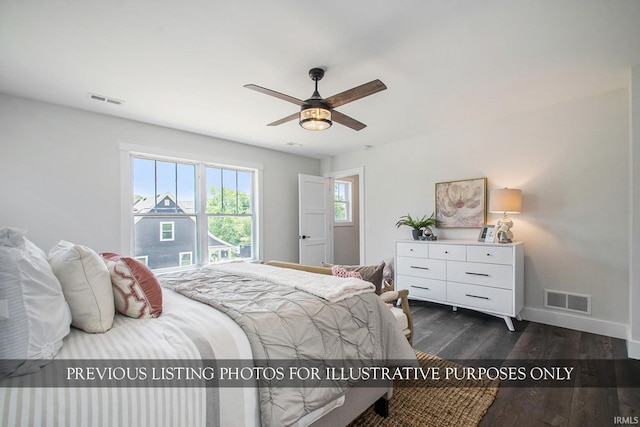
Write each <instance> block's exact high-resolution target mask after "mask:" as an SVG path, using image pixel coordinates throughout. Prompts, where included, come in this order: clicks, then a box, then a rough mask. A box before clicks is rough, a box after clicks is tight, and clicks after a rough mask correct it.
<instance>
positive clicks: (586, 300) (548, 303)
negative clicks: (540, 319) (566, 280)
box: [544, 289, 591, 314]
mask: <svg viewBox="0 0 640 427" xmlns="http://www.w3.org/2000/svg"><path fill="white" fill-rule="evenodd" d="M544 306H545V307H549V308H557V309H560V310H566V311H574V312H576V313H583V314H591V295H581V294H573V293H570V292H561V291H552V290H549V289H545V290H544Z"/></svg>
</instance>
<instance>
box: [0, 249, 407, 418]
mask: <svg viewBox="0 0 640 427" xmlns="http://www.w3.org/2000/svg"><path fill="white" fill-rule="evenodd" d="M0 261H2V260H0ZM278 270H280V272H279V271H278ZM282 270H284V269H279V268H277V267H269V266H261V265H256V264H245V265H238V264H236V265H228V266H226V267H219V268H218V267H213V266H210V267H205V268H203V269H198V270H189V271H182V272H179V273H171V274H167V275H159V276H158V277H159V280H160V282H161V284H162V300H163V307H162V314H161V315H159V316H158V317H155V318H153V317H150V318H142V319H138V318H133V317H128V316H124V315H120V314H116V315H115V316H114V318H113V324H112V326H111V327H110V329H109V330H108V331H106V332H104V333H87V332H85V331H83V330H80V329H77V328H74V327H71V328H70V332H69V333H68V335H66V337H65V338H64V340H63V342H62V346H61V347H60V348H59V351H58V352H57V354H56V356H55V358H54V359H53V361H51V362H50V363H47V364H46V365H44V366H43V367H41V369H40V370H38V371H37V372H33V373H28V374H26V375H20V376H12V377H9V378H4V379H2V380H1V381H0V424H1V425H43V426H45V425H50V426H57V425H67V426H85V425H92V426H113V425H127V426H136V425H141V426H142V425H156V426H165V425H166V426H172V425H173V426H175V425H189V426H218V425H219V426H265V427H266V426H275V425H292V426H307V425H316V426H321V425H344V424H346V423H348V422H349V421H350V420H352V419H353V418H355V417H356V416H357V415H358V414H359V413H360V412H362V411H363V410H365V409H366V408H367V407H368V406H370V405H371V404H373V403H374V402H376V401H377V400H378V399H380V398H381V397H387V398H388V397H390V396H391V391H392V387H391V384H390V383H389V382H385V383H384V384H381V383H377V384H376V387H351V386H354V385H358V384H357V382H356V381H351V380H349V381H346V382H345V381H342V382H339V383H336V384H331V386H326V385H325V386H323V387H313V386H309V384H310V383H303V384H302V385H301V386H300V385H296V387H294V386H292V385H290V384H285V386H282V384H280V385H279V383H277V381H273V382H267V383H266V384H265V381H264V379H259V380H258V379H256V378H248V379H243V380H242V382H241V384H240V386H239V385H238V383H237V382H236V383H229V385H228V386H227V383H224V384H222V385H220V384H218V385H217V386H213V387H212V386H202V385H200V386H193V385H192V384H194V383H189V382H183V383H175V382H173V383H172V382H171V381H164V382H163V381H157V382H156V381H155V379H153V381H152V378H151V377H152V375H151V372H150V371H149V369H150V368H149V367H150V366H154V367H155V366H165V365H167V364H168V366H176V365H180V366H183V365H181V364H185V363H187V362H188V361H198V363H200V364H201V365H199V366H202V363H204V366H216V367H218V368H219V366H218V365H216V364H220V365H222V366H224V364H225V363H232V364H233V363H236V364H238V363H239V364H241V365H242V366H245V365H247V364H250V365H253V366H263V365H264V364H265V363H267V364H268V363H275V364H278V363H285V364H291V363H294V364H295V363H301V362H300V361H305V363H306V361H309V360H312V361H313V363H318V361H319V360H320V361H323V362H322V363H324V364H325V365H323V366H326V364H327V363H330V361H345V360H348V361H349V363H355V364H356V365H358V366H371V365H403V364H411V363H413V361H414V360H415V356H414V355H413V351H412V350H411V348H410V346H409V345H408V343H407V341H406V339H405V338H404V336H403V335H402V333H401V331H400V329H399V328H398V327H397V324H396V321H395V319H394V318H393V316H392V315H391V314H390V313H389V312H388V308H387V307H386V306H385V305H384V304H382V302H381V301H380V299H379V298H378V297H377V296H376V295H375V294H374V293H373V292H371V291H367V290H364V291H363V292H360V291H356V292H351V293H349V294H348V295H347V296H346V297H344V298H341V297H340V296H338V297H336V298H334V296H331V295H330V296H329V299H327V298H326V296H327V295H326V294H325V297H321V296H318V295H314V294H315V293H318V292H319V293H321V294H322V293H323V292H325V291H326V290H324V291H323V289H322V288H323V287H326V286H327V284H328V283H329V284H330V283H331V280H335V278H325V279H322V278H320V277H316V276H320V275H314V274H311V273H304V272H296V273H294V274H293V276H291V273H286V276H287V277H286V278H285V279H282V280H280V279H277V278H275V277H276V276H280V275H281V271H282ZM301 274H302V275H303V276H300V275H301ZM319 280H320V281H319ZM322 280H329V282H322ZM210 282H211V283H210ZM274 282H276V283H274ZM302 282H304V283H303V284H302V285H300V283H302ZM216 283H217V284H216ZM279 293H280V294H283V295H282V296H278V295H279ZM262 297H265V298H266V299H265V298H263V299H261V298H262ZM0 299H2V296H0ZM293 307H297V308H296V309H295V310H293ZM243 312H244V313H243ZM325 312H327V313H329V314H328V315H327V316H325V315H324V314H323V313H325ZM247 313H248V315H247ZM304 319H307V320H306V321H305V320H304ZM272 321H273V322H276V323H273V324H270V323H269V322H272ZM305 322H306V323H305ZM321 323H325V325H320V324H321ZM259 324H262V326H260V327H263V326H265V325H266V327H263V329H262V330H258V329H259V327H258V326H256V325H259ZM346 324H352V326H350V327H348V326H345V325H346ZM289 326H291V328H290V329H283V328H285V327H289ZM321 327H324V328H325V330H324V332H318V331H320V329H321ZM252 328H254V329H255V330H254V329H252ZM332 329H333V330H334V332H335V333H331V330H332ZM314 334H316V335H314ZM283 337H286V338H283ZM313 337H316V338H317V337H320V338H317V339H314V338H313ZM269 341H271V342H269ZM319 342H322V344H321V345H318V343H319ZM336 347H340V348H341V349H340V351H338V350H337V348H336ZM292 352H293V354H295V355H296V356H295V358H293V357H291V354H292ZM294 359H295V360H294ZM136 361H138V363H136ZM296 361H297V362H296ZM163 364H164V365H163ZM96 366H97V367H98V368H100V367H101V368H105V367H110V368H111V369H112V370H113V369H117V368H118V367H122V366H137V367H138V368H140V367H142V369H146V378H145V380H146V382H140V375H138V378H136V375H129V374H127V376H126V377H124V379H123V378H122V377H118V376H117V375H114V378H110V381H105V380H104V378H103V379H102V380H95V372H96V371H95V368H96ZM87 368H94V371H92V372H94V375H93V376H92V377H91V378H92V379H91V380H90V379H89V376H88V375H87V372H89V371H87V370H86V369H87ZM70 369H71V371H70ZM181 369H182V368H181ZM70 372H71V373H72V375H71V377H70V374H69V373H70ZM78 372H79V373H80V375H78ZM97 372H100V370H99V369H98V370H97ZM102 372H103V373H104V372H106V371H104V370H103V371H102ZM114 372H115V371H114ZM123 372H124V371H123ZM137 372H138V373H139V371H137ZM201 372H202V371H201ZM216 372H219V371H216ZM74 374H75V376H74ZM154 375H155V374H154ZM107 379H109V378H107ZM325 380H326V379H325ZM127 381H129V382H127ZM136 381H137V382H136ZM150 381H151V382H150ZM132 384H133V385H132ZM176 384H177V385H178V386H176ZM200 384H202V383H200Z"/></svg>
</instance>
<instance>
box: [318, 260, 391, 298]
mask: <svg viewBox="0 0 640 427" xmlns="http://www.w3.org/2000/svg"><path fill="white" fill-rule="evenodd" d="M322 265H323V266H325V267H333V265H332V264H328V263H326V262H323V263H322ZM340 267H342V268H344V269H345V270H348V271H357V272H358V273H360V275H362V279H363V280H366V281H367V282H371V283H373V286H375V287H376V294H378V295H379V294H380V291H381V290H382V273H383V270H384V261H382V262H381V263H380V264H378V265H341V266H340Z"/></svg>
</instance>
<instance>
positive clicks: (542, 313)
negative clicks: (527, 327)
mask: <svg viewBox="0 0 640 427" xmlns="http://www.w3.org/2000/svg"><path fill="white" fill-rule="evenodd" d="M520 315H521V316H522V318H523V319H525V320H530V321H532V322H538V323H544V324H545V325H552V326H559V327H561V328H567V329H575V330H577V331H582V332H589V333H592V334H598V335H605V336H608V337H613V338H620V339H623V340H627V338H628V333H627V331H628V325H626V324H624V323H616V322H609V321H607V320H601V319H591V318H588V317H583V316H578V315H575V314H572V313H559V312H556V311H551V310H544V309H540V308H531V307H525V308H523V309H522V312H521V313H520ZM639 344H640V343H639ZM629 355H630V356H629V357H631V352H629Z"/></svg>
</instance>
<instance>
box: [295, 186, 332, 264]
mask: <svg viewBox="0 0 640 427" xmlns="http://www.w3.org/2000/svg"><path fill="white" fill-rule="evenodd" d="M298 196H299V203H300V206H299V217H300V219H299V229H298V239H299V241H300V264H307V265H322V262H323V261H326V262H332V261H333V250H332V248H333V247H332V230H333V192H332V188H331V179H329V178H323V177H321V176H312V175H302V174H300V175H298Z"/></svg>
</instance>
